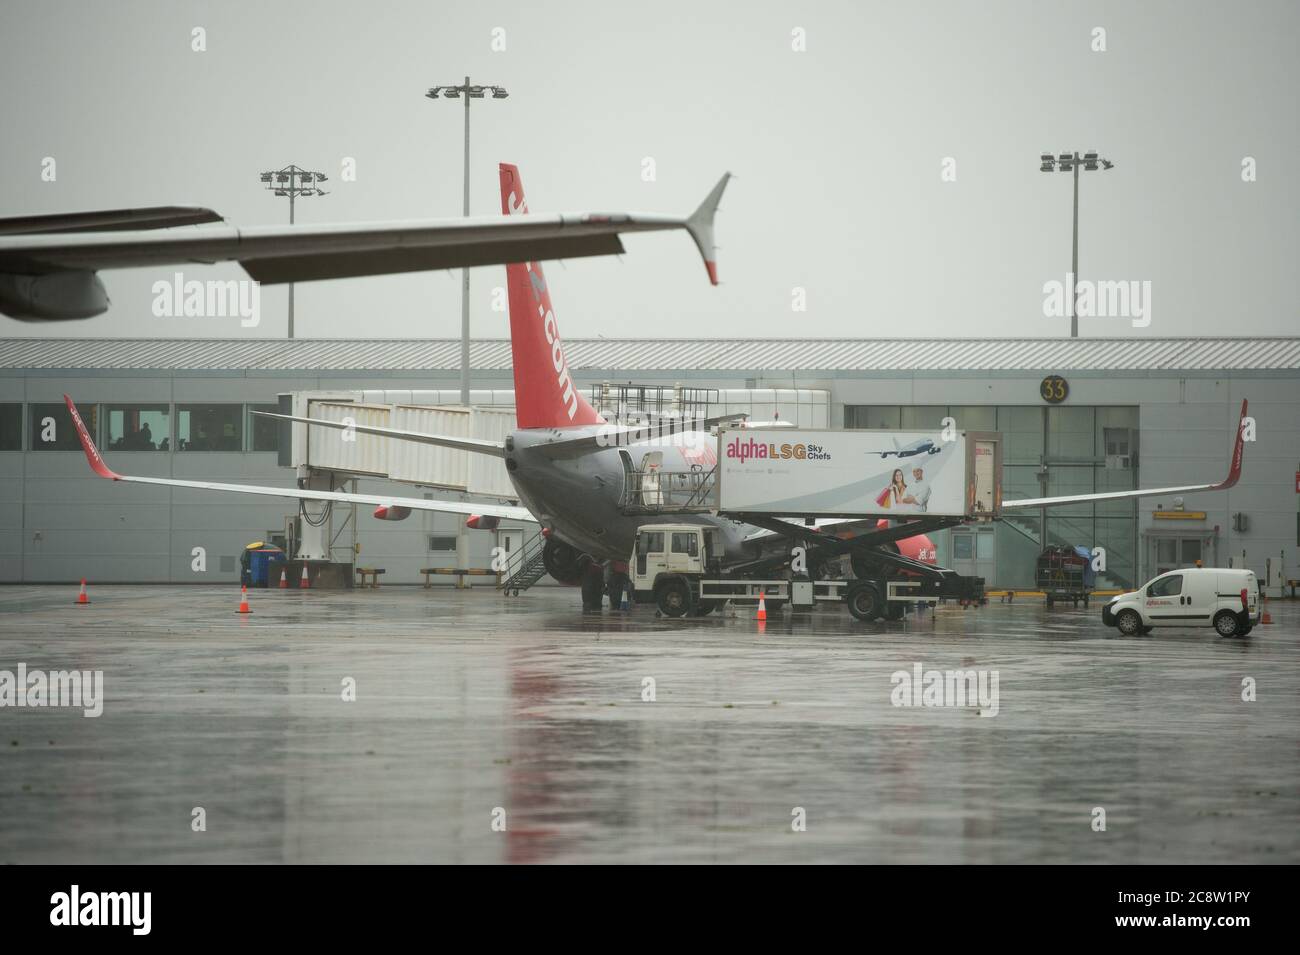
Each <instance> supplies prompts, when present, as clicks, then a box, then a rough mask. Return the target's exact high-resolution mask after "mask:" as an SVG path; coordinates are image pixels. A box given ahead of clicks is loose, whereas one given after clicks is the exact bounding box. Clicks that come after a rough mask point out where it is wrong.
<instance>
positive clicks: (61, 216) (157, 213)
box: [0, 206, 223, 235]
mask: <svg viewBox="0 0 1300 955" xmlns="http://www.w3.org/2000/svg"><path fill="white" fill-rule="evenodd" d="M221 221H223V220H222V218H221V216H219V215H217V214H216V213H215V212H213V211H212V210H211V209H205V208H203V207H202V206H146V207H144V208H140V209H100V210H98V211H95V212H60V213H56V214H54V215H43V216H10V217H8V218H4V219H0V235H40V234H48V233H51V232H112V231H115V230H125V229H170V228H172V227H173V226H178V225H200V224H202V223H206V222H221Z"/></svg>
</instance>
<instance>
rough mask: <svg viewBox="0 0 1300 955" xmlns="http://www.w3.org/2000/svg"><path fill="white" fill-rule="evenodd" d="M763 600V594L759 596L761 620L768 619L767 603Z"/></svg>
mask: <svg viewBox="0 0 1300 955" xmlns="http://www.w3.org/2000/svg"><path fill="white" fill-rule="evenodd" d="M763 598H764V595H763V594H759V595H758V619H759V620H766V619H767V601H766V600H764V599H763Z"/></svg>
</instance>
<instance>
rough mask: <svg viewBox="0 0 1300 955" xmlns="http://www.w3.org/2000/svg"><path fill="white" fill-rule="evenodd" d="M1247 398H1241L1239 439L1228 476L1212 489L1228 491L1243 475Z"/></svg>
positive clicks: (1238, 426) (1238, 427)
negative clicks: (1242, 461)
mask: <svg viewBox="0 0 1300 955" xmlns="http://www.w3.org/2000/svg"><path fill="white" fill-rule="evenodd" d="M1245 431H1246V399H1245V398H1242V399H1241V420H1240V421H1238V422H1237V441H1236V443H1235V444H1233V446H1232V464H1231V465H1229V467H1228V477H1227V478H1226V479H1225V480H1224V481H1223V483H1221V484H1216V485H1214V487H1212V488H1211V489H1210V490H1212V491H1226V490H1227V489H1228V488H1230V487H1232V486H1233V485H1234V484H1236V483H1237V479H1238V478H1240V477H1241V459H1242V457H1243V456H1244V455H1245V453H1246V438H1245Z"/></svg>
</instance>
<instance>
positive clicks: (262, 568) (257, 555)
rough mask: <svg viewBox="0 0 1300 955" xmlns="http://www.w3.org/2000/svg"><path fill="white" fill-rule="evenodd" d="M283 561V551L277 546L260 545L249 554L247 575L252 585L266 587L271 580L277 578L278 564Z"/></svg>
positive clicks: (278, 573) (278, 572) (278, 574)
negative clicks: (260, 546)
mask: <svg viewBox="0 0 1300 955" xmlns="http://www.w3.org/2000/svg"><path fill="white" fill-rule="evenodd" d="M283 563H284V551H282V550H280V548H278V547H262V548H260V549H258V550H255V551H253V552H252V553H251V554H249V560H248V575H249V578H250V579H249V583H250V585H251V586H253V587H268V586H270V582H271V581H272V580H279V576H280V567H279V565H280V564H283Z"/></svg>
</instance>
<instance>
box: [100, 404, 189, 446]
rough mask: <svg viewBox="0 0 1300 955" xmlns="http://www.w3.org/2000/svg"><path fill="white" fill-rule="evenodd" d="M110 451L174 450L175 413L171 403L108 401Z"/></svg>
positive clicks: (106, 410) (105, 414) (108, 442)
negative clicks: (172, 448)
mask: <svg viewBox="0 0 1300 955" xmlns="http://www.w3.org/2000/svg"><path fill="white" fill-rule="evenodd" d="M104 420H105V422H106V423H107V427H108V435H107V439H106V441H105V444H106V447H107V450H109V451H170V450H171V434H172V413H171V408H170V407H169V406H168V405H105V406H104Z"/></svg>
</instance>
